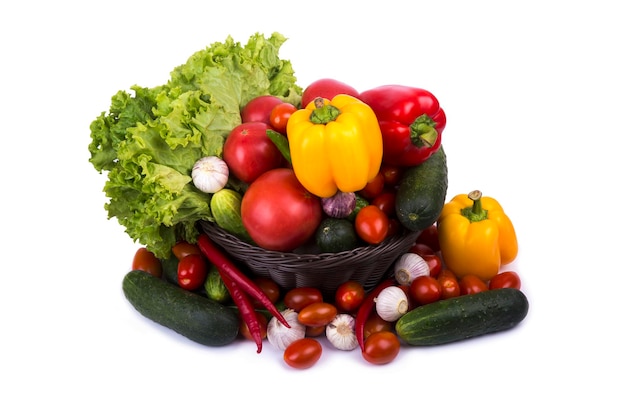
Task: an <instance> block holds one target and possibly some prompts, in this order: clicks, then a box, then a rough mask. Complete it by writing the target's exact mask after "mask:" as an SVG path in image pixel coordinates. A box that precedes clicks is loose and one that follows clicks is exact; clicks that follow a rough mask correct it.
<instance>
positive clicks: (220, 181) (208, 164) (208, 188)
mask: <svg viewBox="0 0 626 417" xmlns="http://www.w3.org/2000/svg"><path fill="white" fill-rule="evenodd" d="M228 175H229V170H228V165H226V162H224V160H222V159H221V158H218V157H217V156H205V157H202V158H200V159H198V160H197V161H196V163H195V164H194V165H193V168H192V169H191V179H192V181H193V185H195V186H196V188H197V189H199V190H200V191H202V192H205V193H209V194H213V193H216V192H218V191H219V190H221V189H222V188H224V186H225V185H226V183H227V182H228Z"/></svg>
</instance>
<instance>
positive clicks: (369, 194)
mask: <svg viewBox="0 0 626 417" xmlns="http://www.w3.org/2000/svg"><path fill="white" fill-rule="evenodd" d="M384 189H385V177H383V174H382V173H381V172H380V171H379V172H378V174H376V176H375V177H374V178H373V179H372V180H371V181H370V182H368V183H367V184H365V187H363V189H362V190H360V191H359V194H360V195H361V196H362V197H363V198H365V199H366V200H372V199H374V197H376V196H378V195H379V194H380V193H382V192H383V190H384Z"/></svg>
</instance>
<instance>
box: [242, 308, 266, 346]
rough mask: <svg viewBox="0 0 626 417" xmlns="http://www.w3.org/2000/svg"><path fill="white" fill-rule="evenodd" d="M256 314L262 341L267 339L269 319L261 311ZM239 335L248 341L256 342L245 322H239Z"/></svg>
mask: <svg viewBox="0 0 626 417" xmlns="http://www.w3.org/2000/svg"><path fill="white" fill-rule="evenodd" d="M254 314H255V315H256V318H257V320H258V321H259V326H260V327H261V339H265V338H266V337H267V317H266V316H265V315H264V314H263V313H261V312H260V311H255V312H254ZM239 334H240V335H241V336H243V337H244V338H245V339H247V340H252V341H254V337H252V334H251V333H250V329H248V325H247V324H246V321H245V320H239Z"/></svg>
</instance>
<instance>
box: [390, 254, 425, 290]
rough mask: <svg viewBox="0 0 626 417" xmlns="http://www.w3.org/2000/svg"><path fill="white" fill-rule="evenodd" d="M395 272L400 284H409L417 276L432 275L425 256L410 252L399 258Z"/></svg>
mask: <svg viewBox="0 0 626 417" xmlns="http://www.w3.org/2000/svg"><path fill="white" fill-rule="evenodd" d="M394 274H395V278H396V281H397V282H398V283H399V284H400V285H409V284H411V282H413V280H414V279H415V278H417V277H421V276H424V275H430V267H429V266H428V263H427V262H426V261H425V260H424V258H422V257H421V256H419V255H418V254H417V253H413V252H409V253H405V254H404V255H402V256H401V257H400V258H398V260H397V261H396V263H395V265H394Z"/></svg>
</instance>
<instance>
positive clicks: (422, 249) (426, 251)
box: [409, 242, 435, 258]
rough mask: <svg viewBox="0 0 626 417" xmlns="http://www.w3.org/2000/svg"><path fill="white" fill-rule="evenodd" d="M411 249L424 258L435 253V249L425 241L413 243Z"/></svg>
mask: <svg viewBox="0 0 626 417" xmlns="http://www.w3.org/2000/svg"><path fill="white" fill-rule="evenodd" d="M409 251H410V252H413V253H417V254H418V255H419V256H421V257H422V258H423V257H424V256H427V255H434V254H435V251H433V250H432V249H431V247H430V246H428V245H425V244H424V243H418V242H415V243H414V244H412V245H411V247H410V248H409Z"/></svg>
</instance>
